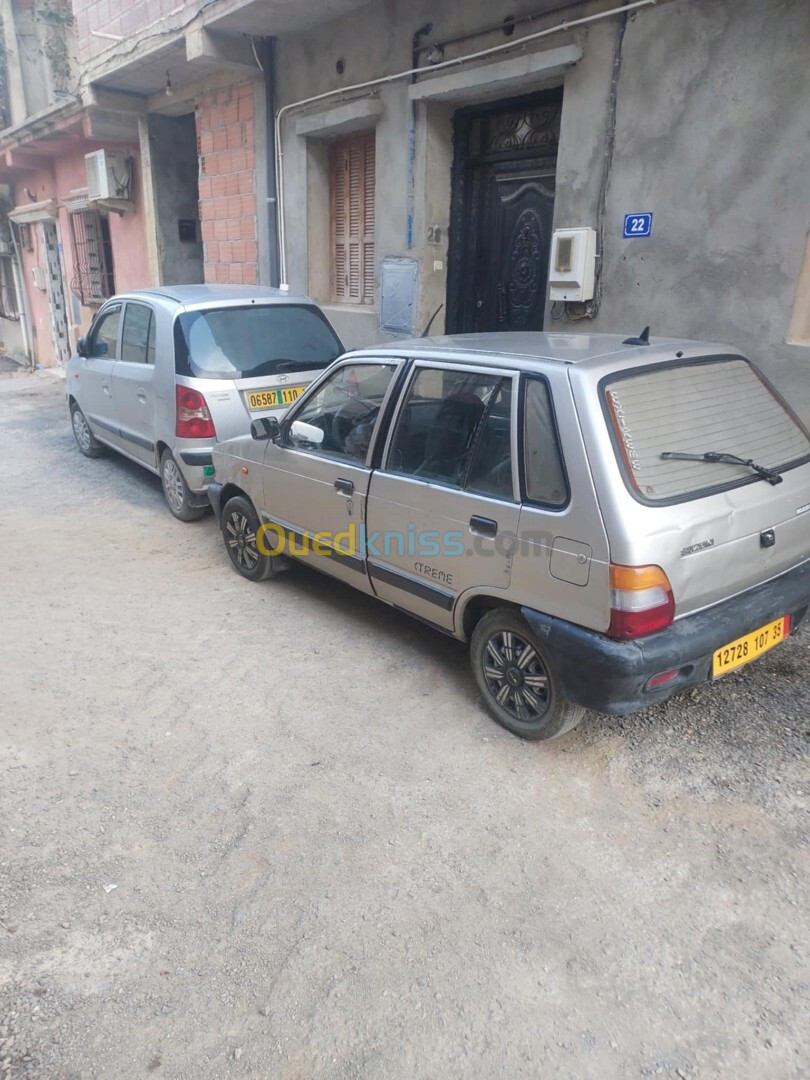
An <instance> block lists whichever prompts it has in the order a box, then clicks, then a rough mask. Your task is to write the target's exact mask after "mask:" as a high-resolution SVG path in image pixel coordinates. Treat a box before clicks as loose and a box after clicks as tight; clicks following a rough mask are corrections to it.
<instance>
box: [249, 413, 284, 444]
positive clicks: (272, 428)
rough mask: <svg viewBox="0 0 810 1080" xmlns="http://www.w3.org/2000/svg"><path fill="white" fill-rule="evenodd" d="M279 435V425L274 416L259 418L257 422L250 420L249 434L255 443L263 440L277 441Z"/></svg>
mask: <svg viewBox="0 0 810 1080" xmlns="http://www.w3.org/2000/svg"><path fill="white" fill-rule="evenodd" d="M280 433H281V425H280V424H279V422H278V420H276V418H275V416H261V417H259V419H258V420H251V422H250V434H251V437H252V438H254V439H256V440H257V441H262V440H264V439H277V438H278V437H279V434H280Z"/></svg>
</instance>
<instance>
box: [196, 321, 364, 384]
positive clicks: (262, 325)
mask: <svg viewBox="0 0 810 1080" xmlns="http://www.w3.org/2000/svg"><path fill="white" fill-rule="evenodd" d="M342 352H343V346H342V344H341V342H340V339H339V338H338V337H337V335H336V334H335V332H334V330H333V329H332V327H331V326H330V325H329V323H328V322H327V320H326V317H325V316H324V315H323V313H322V312H321V311H320V309H319V308H317V307H314V306H313V305H310V304H246V305H245V306H244V307H242V306H239V307H231V306H228V307H221V308H215V307H212V308H204V309H201V310H195V311H185V312H181V314H180V315H178V317H177V319H176V320H175V323H174V354H175V369H176V371H177V374H178V375H186V376H190V377H192V378H199V379H252V378H258V377H260V376H267V377H269V378H272V377H273V376H275V375H280V374H282V373H288V372H295V371H314V370H319V369H321V368H325V367H327V366H328V365H329V364H331V363H332V361H333V360H335V359H336V358H337V357H338V356H340V354H341V353H342Z"/></svg>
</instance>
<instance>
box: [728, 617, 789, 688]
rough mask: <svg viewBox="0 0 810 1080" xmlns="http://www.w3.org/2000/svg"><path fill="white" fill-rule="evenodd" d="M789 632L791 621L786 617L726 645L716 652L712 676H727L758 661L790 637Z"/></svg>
mask: <svg viewBox="0 0 810 1080" xmlns="http://www.w3.org/2000/svg"><path fill="white" fill-rule="evenodd" d="M789 632H790V619H789V618H788V617H787V616H785V617H784V618H782V619H777V620H776V622H772V623H768V625H767V626H760V628H759V630H754V632H753V633H751V634H746V635H745V637H741V638H737V640H736V641H731V642H729V644H728V645H724V646H723V647H722V649H718V650H717V651H716V652H715V654H714V659H713V662H712V674H713V675H714V677H715V679H716V678H718V677H719V676H720V675H726V674H727V673H728V672H729V671H734V670H735V669H736V668H740V667H742V666H743V664H747V663H749V662H750V661H751V660H756V658H757V657H758V656H762V654H763V653H766V652H767V651H768V650H769V649H772V648H773V647H774V645H778V644H779V642H780V641H782V640H783V639H784V638H786V637H787V636H788V634H789Z"/></svg>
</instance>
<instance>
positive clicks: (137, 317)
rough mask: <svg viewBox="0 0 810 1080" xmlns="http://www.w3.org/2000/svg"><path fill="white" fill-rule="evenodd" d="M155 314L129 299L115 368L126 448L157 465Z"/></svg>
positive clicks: (114, 394) (119, 413)
mask: <svg viewBox="0 0 810 1080" xmlns="http://www.w3.org/2000/svg"><path fill="white" fill-rule="evenodd" d="M154 378H155V312H154V310H153V309H152V307H151V305H150V304H147V303H143V302H141V301H134V300H127V302H126V305H125V308H124V316H123V326H122V331H121V349H120V355H119V359H118V362H117V363H116V364H115V367H114V369H113V375H112V379H113V396H114V398H115V409H116V415H117V417H118V426H119V429H120V433H121V439H122V445H123V446H124V447H125V449H126V450H127V452H128V453H130V454H132V456H133V457H136V458H138V459H139V460H140V461H144V462H146V463H147V464H149V465H154V464H155V387H154Z"/></svg>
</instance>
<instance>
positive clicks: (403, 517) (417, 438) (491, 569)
mask: <svg viewBox="0 0 810 1080" xmlns="http://www.w3.org/2000/svg"><path fill="white" fill-rule="evenodd" d="M515 379H516V375H515V373H513V372H501V371H491V370H489V371H488V370H485V369H471V368H468V367H461V366H458V367H453V366H451V365H446V366H445V365H440V364H431V363H429V362H420V363H418V364H416V365H415V366H414V370H413V371H412V373H411V376H410V379H409V385H408V387H407V389H406V390H405V393H404V396H403V400H402V402H401V404H400V406H399V410H398V415H397V417H396V420H395V424H394V428H393V431H392V433H391V436H390V438H389V440H388V446H387V448H386V452H385V458H384V461H383V467H382V468H381V469H380V470H378V471H376V472H375V473H374V475H373V476H372V479H371V484H370V488H369V496H368V502H367V512H366V517H367V523H366V528H367V564H368V573H369V575H370V577H371V581H372V584H373V587H374V591H375V593H376V594H377V595H378V596H379V597H380V598H381V599H383V600H388V601H389V602H391V603H393V604H396V606H397V607H401V608H404V609H405V610H406V611H410V612H411V613H412V614H414V615H418V616H419V617H420V618H423V619H427V620H428V621H430V622H432V623H435V624H436V625H438V626H441V627H443V628H444V629H447V630H452V629H453V628H454V621H455V613H456V607H457V604H458V601H459V599H460V598H461V597H462V596H464V594H468V595H469V594H471V593H475V592H485V593H488V594H490V595H491V594H492V593H493V592H497V591H505V590H506V589H507V588H508V587H509V580H510V574H511V568H512V554H513V551H514V544H515V536H516V532H517V525H518V519H519V516H520V504H519V501H518V495H517V491H518V489H517V485H516V476H515V474H514V464H513V463H514V462H515V460H516V446H515V442H514V439H515V430H516V395H515V394H514V393H513V383H514V382H515Z"/></svg>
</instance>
